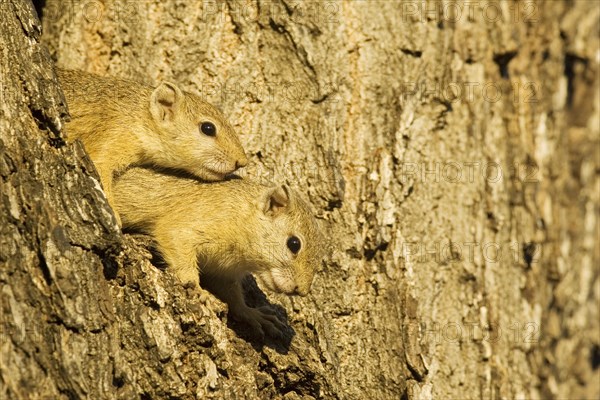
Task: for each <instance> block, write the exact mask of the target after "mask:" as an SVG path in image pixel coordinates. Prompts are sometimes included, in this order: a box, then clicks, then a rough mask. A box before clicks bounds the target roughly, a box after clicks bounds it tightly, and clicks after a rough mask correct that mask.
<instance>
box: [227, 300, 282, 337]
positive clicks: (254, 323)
mask: <svg viewBox="0 0 600 400" xmlns="http://www.w3.org/2000/svg"><path fill="white" fill-rule="evenodd" d="M244 314H245V315H243V316H242V315H238V319H241V320H242V321H243V322H245V323H247V324H248V325H250V326H251V327H252V329H253V330H254V331H255V332H256V334H257V335H258V336H260V337H261V338H264V336H265V333H266V334H267V335H269V336H271V337H274V338H280V337H283V332H284V330H285V325H284V324H283V323H282V322H281V321H280V320H279V319H278V318H277V316H276V315H275V312H274V311H273V310H272V309H271V308H270V307H266V306H265V307H260V308H250V307H248V309H247V310H246V311H245V313H244Z"/></svg>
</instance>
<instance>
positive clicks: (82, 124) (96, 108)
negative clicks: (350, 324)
mask: <svg viewBox="0 0 600 400" xmlns="http://www.w3.org/2000/svg"><path fill="white" fill-rule="evenodd" d="M57 72H58V73H57V75H58V79H59V82H60V84H61V86H62V88H63V92H64V94H65V98H66V101H67V106H68V109H69V113H70V115H71V120H70V121H69V122H67V124H66V129H67V135H68V140H75V139H79V140H81V141H82V142H83V145H84V147H85V148H86V151H87V152H88V154H89V155H90V158H91V159H92V161H93V162H94V165H95V166H96V169H97V170H98V174H99V175H100V180H101V182H102V185H103V187H104V190H105V193H106V196H107V199H108V201H109V204H110V205H111V207H112V208H113V210H114V211H115V215H116V217H117V222H118V223H119V225H120V226H122V227H123V228H127V229H132V230H137V231H141V232H143V233H147V234H150V235H151V236H152V237H153V238H154V240H155V242H156V245H157V250H158V251H159V252H160V254H161V255H162V257H163V258H164V260H165V261H166V263H167V265H168V267H169V269H170V270H172V272H174V273H175V275H176V276H177V277H178V278H179V280H180V281H181V282H182V283H184V284H192V285H193V286H196V287H199V285H200V279H202V284H203V286H204V287H206V288H207V289H209V290H210V291H212V292H213V293H214V294H215V295H217V296H218V297H219V298H221V299H222V300H223V301H225V302H226V303H227V304H228V305H229V310H230V312H231V313H232V315H233V316H234V317H235V318H236V319H238V320H241V321H243V322H246V323H248V324H249V325H250V326H251V327H252V328H253V329H254V330H255V331H256V333H257V334H259V335H261V336H262V335H264V333H265V332H266V333H267V334H269V335H271V336H280V335H281V334H282V329H283V324H282V323H281V322H280V321H279V320H278V319H277V317H276V316H275V315H274V314H273V313H272V311H270V310H269V309H266V308H258V309H256V308H251V307H248V306H247V305H246V303H245V301H244V297H243V293H242V288H241V280H242V278H243V277H244V276H245V275H246V274H248V273H253V274H254V275H255V276H256V277H257V278H258V279H259V280H260V281H261V282H262V283H263V284H264V285H265V286H266V287H267V288H268V289H270V290H273V291H276V292H280V293H286V294H299V295H306V294H307V293H308V292H309V290H310V286H311V283H312V280H313V276H314V273H315V271H316V268H317V265H318V263H319V262H320V258H321V253H322V251H321V249H322V235H321V233H320V230H319V226H318V224H317V221H316V219H315V218H314V216H313V215H312V212H311V210H310V207H309V206H308V205H307V203H305V202H304V201H303V200H302V198H301V197H300V196H299V195H298V193H297V192H295V191H293V190H292V189H290V188H289V187H288V186H286V185H262V184H258V183H254V182H251V181H248V180H245V179H230V180H225V178H226V176H227V175H228V174H231V173H233V172H234V171H236V170H237V169H238V168H240V167H243V166H245V165H246V164H247V162H248V159H247V157H246V155H245V153H244V150H243V147H242V145H241V144H240V141H239V140H238V138H237V136H236V134H235V131H234V130H233V128H232V127H231V125H229V124H228V122H227V120H226V119H225V118H224V117H223V115H222V114H221V113H220V112H219V111H218V110H217V109H216V108H215V107H213V106H212V105H210V104H208V103H206V102H204V101H202V100H201V99H200V98H199V97H198V96H196V95H194V94H192V93H188V92H184V91H182V90H181V89H180V88H179V87H178V86H177V85H175V84H173V83H170V82H163V83H161V84H159V85H158V86H157V87H156V88H152V87H150V86H145V85H142V84H140V83H136V82H133V81H127V80H124V79H119V78H114V77H101V76H97V75H93V74H89V73H85V72H81V71H71V70H63V69H58V71H57ZM174 171H175V172H174ZM177 171H181V172H182V173H179V172H177Z"/></svg>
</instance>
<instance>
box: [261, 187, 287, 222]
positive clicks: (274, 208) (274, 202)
mask: <svg viewBox="0 0 600 400" xmlns="http://www.w3.org/2000/svg"><path fill="white" fill-rule="evenodd" d="M289 202H290V189H289V188H288V187H287V186H286V185H281V186H277V187H275V188H274V189H273V191H272V192H271V194H269V197H267V204H266V205H265V214H267V215H270V216H273V217H274V216H276V215H279V214H281V213H282V212H283V211H284V209H285V208H286V207H287V206H288V204H289Z"/></svg>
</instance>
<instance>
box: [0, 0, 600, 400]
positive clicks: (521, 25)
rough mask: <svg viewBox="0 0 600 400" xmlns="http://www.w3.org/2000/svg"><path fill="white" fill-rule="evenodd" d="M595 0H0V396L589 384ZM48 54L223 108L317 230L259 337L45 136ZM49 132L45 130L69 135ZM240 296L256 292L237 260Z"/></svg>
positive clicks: (575, 390) (599, 332) (595, 297)
mask: <svg viewBox="0 0 600 400" xmlns="http://www.w3.org/2000/svg"><path fill="white" fill-rule="evenodd" d="M599 10H600V8H599V7H598V5H597V3H595V2H588V1H580V2H571V1H557V2H536V1H525V2H512V1H511V2H496V1H489V2H487V1H464V2H462V1H459V2H447V1H444V2H437V1H423V2H421V1H419V2H417V1H402V2H401V1H394V0H386V1H337V0H335V1H327V0H323V1H310V2H309V1H306V2H299V1H290V0H275V1H263V0H252V1H244V2H241V1H234V0H229V1H203V2H200V1H197V2H196V1H189V2H178V1H175V0H168V1H159V0H145V1H143V2H140V1H126V2H115V1H111V0H105V1H102V2H100V1H81V2H78V1H77V2H66V3H65V2H62V1H59V0H47V1H45V2H43V1H42V2H39V3H38V12H39V13H40V14H41V15H40V16H41V20H42V23H43V28H44V29H43V31H44V36H43V44H40V23H39V22H38V21H37V18H36V17H35V13H34V11H33V6H31V5H29V4H27V2H25V3H23V2H19V1H17V0H4V1H1V2H0V17H1V18H2V21H3V29H2V32H1V34H0V44H1V50H2V58H1V61H0V72H1V77H2V92H1V93H2V102H1V103H0V104H1V106H0V128H1V134H0V135H1V136H0V177H1V179H0V185H1V187H0V188H1V192H0V193H1V194H0V196H1V197H0V199H1V200H2V201H0V219H1V224H0V232H1V236H0V238H1V242H0V243H1V247H0V263H1V264H2V267H1V268H0V283H1V285H2V287H1V289H0V291H1V294H0V295H1V296H2V297H1V298H2V314H1V325H0V326H1V327H2V333H3V335H2V336H1V338H2V342H1V343H0V344H1V346H2V354H1V355H2V358H1V362H0V395H3V396H4V397H5V398H10V399H13V398H15V399H21V398H22V399H26V398H71V399H72V398H93V399H100V398H115V399H116V398H119V399H121V398H122V399H131V398H142V399H150V398H152V399H163V398H173V399H175V398H181V399H192V398H231V399H234V398H286V399H294V398H327V399H329V398H340V399H363V398H374V399H375V398H376V399H398V398H408V399H442V398H453V399H457V398H482V399H497V398H523V399H525V398H527V399H529V398H543V399H547V398H556V399H559V398H581V399H588V398H598V397H599V396H600V383H599V382H600V368H599V367H600V326H599V322H598V321H599V320H600V316H599V315H598V314H599V308H598V305H599V302H600V273H599V269H598V267H597V265H599V264H600V251H599V250H598V247H597V246H596V244H597V238H598V236H597V235H598V217H599V215H600V206H599V196H600V194H599V185H600V179H599V176H600V161H599V145H600V144H599V141H600V139H599V136H600V131H599V130H600V128H599V126H600V97H599V93H600V87H599V79H598V76H599V75H598V72H599V68H598V66H599V65H598V64H599V59H598V54H600V53H599V39H598V27H599V18H600V11H599ZM45 46H47V47H48V48H49V49H50V55H51V57H52V58H54V60H55V61H56V63H57V64H58V65H59V66H62V67H67V68H77V69H84V70H88V71H91V72H95V73H99V74H108V75H118V76H124V77H127V78H131V79H135V80H138V81H141V82H145V83H151V84H155V83H157V82H159V81H160V80H163V79H164V80H171V81H175V82H177V83H179V84H181V85H182V87H184V88H185V89H186V90H189V91H192V92H195V93H197V94H200V95H201V96H203V97H204V98H205V99H206V100H207V101H209V102H211V103H213V104H215V105H217V106H219V107H221V109H222V110H223V111H224V112H225V115H226V116H228V118H229V120H230V122H231V123H232V125H233V126H234V127H235V128H236V130H237V131H238V132H239V133H240V138H241V140H242V143H243V144H244V146H245V148H246V151H247V153H248V156H249V158H250V160H251V161H250V165H249V166H248V167H247V168H246V171H245V172H244V175H245V177H246V178H248V179H257V180H262V179H264V180H269V181H281V182H287V183H288V184H290V185H291V186H292V187H294V188H296V189H299V190H300V191H301V192H303V193H305V194H306V197H307V200H310V202H311V203H312V204H313V206H314V208H315V209H316V210H317V213H318V216H319V218H321V219H322V220H323V222H324V225H325V226H326V230H327V233H328V234H327V237H328V238H330V241H329V242H328V243H324V244H323V246H330V251H329V255H328V257H327V259H326V260H325V261H326V262H325V264H324V265H325V267H324V268H323V269H322V271H320V272H319V273H318V274H317V277H316V279H315V282H314V284H313V288H312V292H311V294H310V295H309V296H308V297H307V298H300V299H299V298H288V297H285V296H282V295H273V294H271V293H266V296H267V297H268V299H269V301H271V302H272V303H274V304H278V305H280V306H282V307H283V308H284V309H285V310H286V312H287V317H288V322H289V324H290V326H291V327H292V329H293V330H294V335H293V337H289V338H286V339H285V340H283V341H276V340H268V341H267V342H266V343H258V342H256V341H255V340H254V339H252V338H250V337H247V336H246V335H245V333H244V330H243V329H242V328H241V327H240V326H238V325H237V324H235V323H233V322H230V321H229V319H228V317H227V313H226V307H225V306H224V305H223V304H222V303H220V302H219V301H218V300H216V299H214V298H209V299H208V301H207V302H206V303H204V302H202V301H201V300H200V298H199V296H198V295H197V293H195V292H194V291H192V290H186V289H185V288H183V287H182V286H181V285H179V284H178V283H177V282H176V279H175V278H174V277H173V276H172V275H171V274H169V273H168V270H167V271H162V270H160V269H158V268H156V267H155V266H153V265H152V264H151V260H150V256H149V254H148V252H147V250H146V239H145V238H143V237H133V236H130V235H122V234H121V233H119V231H118V229H117V227H116V226H114V225H113V223H112V222H111V221H112V219H111V215H110V212H111V211H110V208H109V207H108V205H107V203H106V200H105V198H104V196H103V194H102V192H101V191H100V190H99V183H98V177H97V175H96V172H95V170H94V168H93V165H92V164H91V162H90V161H89V159H88V158H87V157H86V155H85V152H84V151H83V149H82V147H81V146H78V145H76V144H73V145H71V144H69V145H66V144H64V142H63V140H62V139H63V138H64V137H65V132H63V131H62V129H61V127H62V124H61V120H62V118H64V116H65V107H64V103H63V101H62V95H61V93H60V90H59V87H58V84H57V82H56V80H55V78H54V73H53V69H52V63H51V61H50V59H49V57H48V56H47V50H46V47H45ZM66 134H68V132H66ZM248 283H249V285H248V288H247V289H248V296H249V297H251V300H252V301H256V302H264V301H265V299H264V298H263V297H262V294H261V292H260V290H259V289H257V288H256V286H255V285H254V284H252V282H248Z"/></svg>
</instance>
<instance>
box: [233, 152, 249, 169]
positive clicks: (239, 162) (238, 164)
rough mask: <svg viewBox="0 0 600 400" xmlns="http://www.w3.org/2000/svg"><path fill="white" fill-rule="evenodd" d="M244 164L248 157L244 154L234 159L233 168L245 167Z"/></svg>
mask: <svg viewBox="0 0 600 400" xmlns="http://www.w3.org/2000/svg"><path fill="white" fill-rule="evenodd" d="M246 165H248V157H246V155H244V157H242V158H240V159H238V160H236V161H235V169H238V168H242V167H245V166H246Z"/></svg>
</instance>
